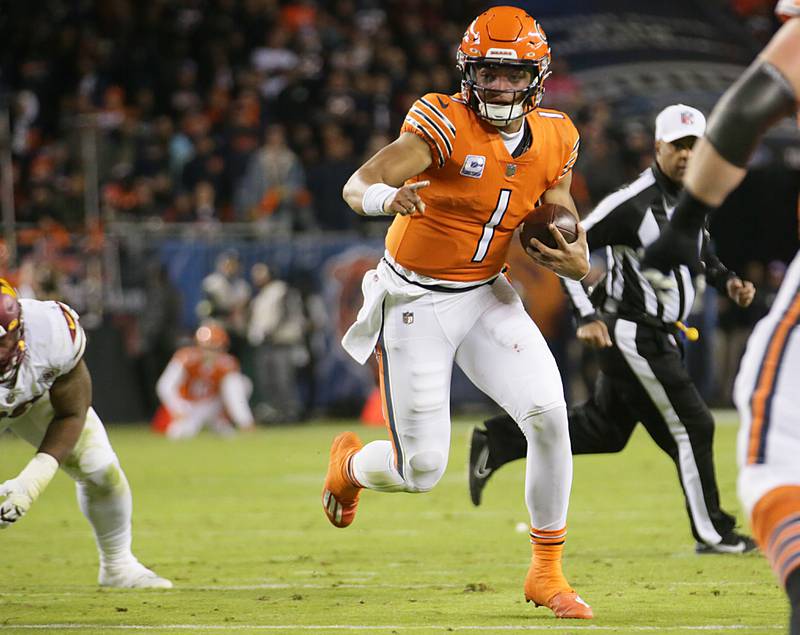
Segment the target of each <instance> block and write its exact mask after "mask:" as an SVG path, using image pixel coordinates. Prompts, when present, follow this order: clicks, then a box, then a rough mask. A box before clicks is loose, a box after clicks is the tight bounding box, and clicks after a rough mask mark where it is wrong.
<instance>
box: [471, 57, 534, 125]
mask: <svg viewBox="0 0 800 635" xmlns="http://www.w3.org/2000/svg"><path fill="white" fill-rule="evenodd" d="M458 57H459V59H458V67H459V69H460V70H461V91H462V93H463V95H464V96H465V98H466V99H467V103H468V104H469V106H470V107H471V108H472V109H473V110H474V111H475V112H476V113H477V114H478V115H479V116H480V117H481V118H482V119H484V120H486V121H488V122H489V123H491V124H492V125H494V126H497V127H500V128H503V127H505V126H507V125H509V124H510V123H511V122H513V121H515V120H517V119H519V118H521V117H524V116H525V115H526V114H528V113H529V112H531V111H532V110H534V109H535V108H537V107H538V106H539V104H540V103H541V101H542V96H543V95H544V80H545V79H546V78H547V77H548V76H549V75H550V70H549V63H548V62H549V58H544V59H541V60H539V61H517V60H510V61H509V60H499V59H497V60H495V59H488V58H469V57H467V56H466V55H463V53H461V51H459V56H458ZM483 67H489V68H491V67H502V68H522V69H525V70H526V71H527V72H528V73H529V77H530V81H529V83H528V84H527V85H526V86H525V87H524V88H512V89H496V88H489V87H486V86H481V85H480V83H479V79H478V70H479V69H481V68H483ZM487 93H490V94H494V95H497V94H504V93H512V97H513V98H512V100H511V102H510V103H507V104H506V103H491V102H490V101H489V100H488V99H487V97H486V95H487Z"/></svg>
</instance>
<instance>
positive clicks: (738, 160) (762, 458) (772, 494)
mask: <svg viewBox="0 0 800 635" xmlns="http://www.w3.org/2000/svg"><path fill="white" fill-rule="evenodd" d="M776 11H777V13H778V15H779V16H780V17H781V18H783V19H784V20H786V23H785V24H784V25H783V26H782V27H781V28H780V29H779V30H778V32H777V33H776V34H775V36H774V37H773V38H772V39H771V40H770V42H769V43H768V44H767V45H766V46H765V47H764V50H763V51H761V53H760V54H759V56H758V57H757V58H756V60H755V61H754V62H753V63H752V64H751V65H750V67H749V68H748V69H747V70H746V71H745V72H744V74H743V75H742V76H741V77H740V78H739V80H737V81H736V83H735V84H734V85H733V86H731V87H730V88H729V89H728V90H727V91H726V93H725V94H724V95H723V96H722V98H721V99H720V101H719V103H718V104H717V106H716V107H715V108H714V111H713V112H712V114H711V117H710V119H709V124H708V128H707V130H706V136H705V137H704V138H703V139H702V140H700V141H699V142H698V143H697V145H696V146H695V151H694V156H693V157H692V160H691V162H690V163H689V168H688V170H687V173H686V177H685V179H684V185H685V189H684V196H683V197H682V200H681V201H680V202H679V204H678V206H677V208H676V210H675V213H674V215H673V217H672V221H671V223H670V231H666V232H663V233H662V234H661V237H660V238H659V239H658V240H657V241H656V242H655V243H653V244H652V245H651V246H650V247H649V248H648V250H647V254H646V256H645V260H644V263H643V264H644V265H645V266H646V265H650V266H651V267H652V268H653V271H652V274H651V277H652V279H653V280H654V282H656V283H659V282H662V283H663V279H661V278H660V276H659V274H658V271H662V272H663V271H666V270H668V269H669V268H670V267H671V266H672V265H674V264H676V263H687V264H692V263H693V262H694V261H695V260H696V258H697V242H696V241H694V242H692V239H691V236H692V234H693V233H694V235H696V233H697V229H698V228H699V227H700V226H702V224H703V223H704V222H705V219H706V217H707V216H708V214H709V213H711V212H712V211H714V210H715V209H716V208H718V207H719V206H720V205H721V204H722V202H723V201H724V200H725V198H726V197H727V196H728V194H729V193H730V192H731V191H732V190H733V189H734V188H735V187H736V186H738V185H739V183H741V181H742V179H743V178H744V176H745V174H746V169H747V163H748V161H749V159H750V156H751V155H752V153H753V150H754V149H755V147H756V145H757V144H758V142H759V141H760V139H761V137H762V136H763V134H764V133H765V132H766V131H767V130H768V129H769V128H771V127H772V126H773V125H774V124H776V123H777V122H778V121H780V120H782V119H784V118H785V117H796V116H797V110H798V104H797V99H798V96H800V0H780V2H778V5H777V8H776ZM759 211H760V210H759ZM734 401H735V402H736V407H737V408H738V410H739V416H740V418H741V427H740V429H739V448H738V463H739V482H738V489H739V497H740V498H741V500H742V504H743V505H744V507H745V509H746V510H747V512H748V513H749V514H750V520H751V524H752V527H753V534H754V536H755V538H756V542H758V545H759V547H761V550H762V551H763V552H764V555H766V557H767V560H769V563H770V565H771V566H772V569H773V571H774V572H775V574H776V576H777V577H778V579H779V580H780V582H781V584H783V586H784V588H785V589H786V594H787V596H788V597H789V601H790V603H791V608H792V615H791V623H790V628H791V631H790V632H791V633H792V635H800V461H798V456H800V253H799V254H797V255H795V257H794V261H793V262H792V264H791V266H790V267H789V270H788V271H787V274H786V277H785V279H784V281H783V284H782V285H781V289H780V291H779V293H778V296H777V298H776V299H775V301H774V303H773V305H772V308H771V309H770V312H769V314H768V315H767V316H766V317H765V318H763V319H762V320H761V321H760V322H759V323H758V325H757V326H756V328H755V329H754V330H753V333H752V334H751V336H750V339H749V340H748V343H747V350H746V352H745V355H744V358H743V359H742V364H741V367H740V369H739V374H738V376H737V378H736V385H735V387H734Z"/></svg>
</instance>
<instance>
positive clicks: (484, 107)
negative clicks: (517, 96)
mask: <svg viewBox="0 0 800 635" xmlns="http://www.w3.org/2000/svg"><path fill="white" fill-rule="evenodd" d="M475 98H476V99H477V100H478V105H479V108H480V110H481V112H482V114H483V117H484V119H486V120H487V121H488V122H489V123H490V124H492V125H493V126H497V127H498V128H502V127H504V126H507V125H508V124H510V123H511V122H512V121H514V120H516V119H519V118H520V117H522V116H524V114H525V109H524V108H523V107H522V104H521V103H519V104H513V105H512V104H489V103H486V102H485V101H483V100H482V99H481V98H480V97H479V96H478V95H477V94H476V95H475Z"/></svg>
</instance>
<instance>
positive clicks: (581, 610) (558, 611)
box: [528, 591, 594, 620]
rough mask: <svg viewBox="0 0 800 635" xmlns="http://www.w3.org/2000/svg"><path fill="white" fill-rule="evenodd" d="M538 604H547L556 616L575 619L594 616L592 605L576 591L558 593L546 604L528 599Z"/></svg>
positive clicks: (588, 618) (585, 618) (586, 618)
mask: <svg viewBox="0 0 800 635" xmlns="http://www.w3.org/2000/svg"><path fill="white" fill-rule="evenodd" d="M528 602H533V603H534V604H535V605H536V606H546V607H547V608H549V609H550V610H551V611H553V614H554V615H555V616H556V617H560V618H563V619H573V620H590V619H592V618H593V617H594V612H593V611H592V607H591V606H589V605H588V604H586V602H584V601H583V598H581V596H580V595H578V594H577V593H575V591H570V592H563V593H557V594H556V595H554V596H553V597H552V598H550V599H549V600H548V601H547V602H546V603H545V604H538V603H537V602H536V600H528Z"/></svg>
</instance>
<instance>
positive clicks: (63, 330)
mask: <svg viewBox="0 0 800 635" xmlns="http://www.w3.org/2000/svg"><path fill="white" fill-rule="evenodd" d="M20 304H21V305H22V316H23V320H24V327H25V341H26V344H27V347H28V354H29V355H30V356H31V359H32V361H33V362H34V364H35V365H36V367H38V368H46V369H48V370H49V371H50V372H51V373H55V374H56V376H61V375H65V374H66V373H68V372H69V371H71V370H72V369H73V368H75V366H77V364H78V362H79V361H80V360H81V358H82V357H83V353H84V350H85V349H86V334H85V333H84V332H83V328H82V327H81V325H80V321H79V317H78V314H77V313H76V312H75V311H74V310H73V309H72V308H70V307H69V306H67V305H66V304H64V303H63V302H51V301H47V302H40V301H38V300H24V299H23V300H20Z"/></svg>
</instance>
